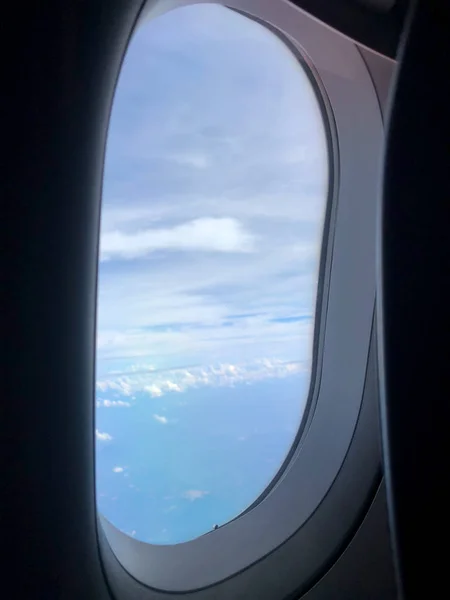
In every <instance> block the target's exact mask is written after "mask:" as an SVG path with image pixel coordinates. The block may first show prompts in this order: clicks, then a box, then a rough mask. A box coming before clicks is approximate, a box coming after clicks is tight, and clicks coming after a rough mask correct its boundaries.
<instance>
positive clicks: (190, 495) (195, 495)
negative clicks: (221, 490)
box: [181, 490, 209, 502]
mask: <svg viewBox="0 0 450 600" xmlns="http://www.w3.org/2000/svg"><path fill="white" fill-rule="evenodd" d="M208 494H209V492H207V491H204V490H186V491H185V492H183V493H182V494H181V496H182V497H183V498H185V499H186V500H190V501H191V502H194V500H200V499H201V498H204V497H205V496H207V495H208Z"/></svg>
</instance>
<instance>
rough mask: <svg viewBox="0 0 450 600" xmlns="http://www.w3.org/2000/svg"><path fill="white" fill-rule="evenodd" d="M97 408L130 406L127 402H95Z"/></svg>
mask: <svg viewBox="0 0 450 600" xmlns="http://www.w3.org/2000/svg"><path fill="white" fill-rule="evenodd" d="M96 405H97V408H100V407H102V406H103V407H105V408H111V407H130V406H131V404H130V403H129V402H125V401H124V400H97V402H96Z"/></svg>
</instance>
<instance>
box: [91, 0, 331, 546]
mask: <svg viewBox="0 0 450 600" xmlns="http://www.w3.org/2000/svg"><path fill="white" fill-rule="evenodd" d="M327 185H328V165H327V156H326V144H325V134H324V129H323V123H322V117H321V114H320V110H319V107H318V104H317V101H316V99H315V96H314V93H313V90H312V88H311V85H310V83H309V80H308V78H307V76H306V74H305V73H304V72H303V70H302V68H301V67H300V66H299V64H298V62H297V61H296V60H295V58H294V57H293V56H292V55H291V54H290V52H289V50H288V49H287V48H286V47H285V46H284V45H283V43H282V42H281V41H280V40H279V39H278V38H276V37H275V36H274V35H273V34H272V33H270V32H269V31H268V30H266V29H265V28H263V27H262V26H261V25H259V24H256V23H254V22H253V21H251V20H249V19H247V18H245V17H243V16H241V15H239V14H237V13H234V12H232V11H230V10H228V9H225V8H223V7H219V6H212V5H195V6H191V7H186V8H182V9H177V10H175V11H172V12H169V13H166V14H165V15H162V16H160V17H158V18H156V19H154V20H148V21H147V22H145V23H144V24H143V25H142V26H141V28H140V29H139V30H138V31H137V32H136V34H135V36H134V38H133V40H132V42H131V45H130V48H129V50H128V53H127V56H126V59H125V62H124V65H123V69H122V73H121V76H120V79H119V83H118V87H117V91H116V97H115V101H114V106H113V112H112V116H111V124H110V132H109V137H108V144H107V152H106V164H105V178H104V197H103V208H102V229H101V255H100V275H99V298H98V335H97V417H96V418H97V431H96V434H97V493H98V503H99V507H100V510H102V512H103V513H104V514H105V516H106V517H107V518H110V519H111V520H112V522H113V523H115V524H116V525H117V526H118V527H120V528H121V529H123V530H124V531H127V532H128V533H129V534H130V535H134V536H136V537H137V538H139V539H143V540H145V541H150V542H153V543H175V542H181V541H185V540H186V539H189V538H191V537H195V536H196V535H200V534H202V533H204V532H205V531H208V530H209V529H210V528H211V527H212V526H213V524H215V523H219V524H223V523H225V522H226V521H227V520H229V519H230V518H232V517H233V516H236V514H238V513H239V512H240V511H241V510H243V509H245V508H246V506H247V505H248V504H249V503H251V502H252V501H253V500H254V498H255V497H256V496H258V495H259V493H260V492H261V491H262V490H263V489H264V487H265V485H267V483H268V482H269V481H270V479H271V478H272V477H273V475H274V474H275V473H276V470H277V468H278V467H279V465H280V464H281V462H282V460H283V458H284V456H285V455H286V453H287V451H288V450H289V447H290V445H291V443H292V440H293V438H294V436H295V432H296V429H297V427H298V424H299V422H300V419H301V416H302V412H303V406H304V401H305V397H306V394H307V389H308V382H309V370H310V361H311V341H312V331H313V314H314V303H315V295H316V286H317V275H318V262H319V252H320V245H321V234H322V226H323V216H324V211H325V201H326V196H327ZM208 456H209V457H210V459H209V458H208V459H207V458H206V457H208ZM211 461H213V462H211ZM245 469H247V471H246V470H245Z"/></svg>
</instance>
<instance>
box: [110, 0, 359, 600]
mask: <svg viewBox="0 0 450 600" xmlns="http://www.w3.org/2000/svg"><path fill="white" fill-rule="evenodd" d="M191 3H192V2H188V1H185V0H182V1H181V2H180V1H179V2H173V3H172V4H176V5H178V6H179V5H187V4H191ZM156 4H157V5H161V4H162V3H161V2H158V3H156ZM228 4H229V5H230V4H233V5H237V6H238V7H239V8H238V10H239V11H240V10H242V11H243V13H244V14H245V16H250V18H256V20H259V21H261V20H262V22H263V24H264V25H265V26H267V27H268V28H269V29H272V30H273V28H275V29H277V31H282V29H283V28H282V27H279V24H278V23H276V24H274V22H276V21H277V19H273V22H272V20H270V18H264V19H262V18H261V17H259V16H258V15H256V16H255V17H253V15H250V14H248V13H247V12H245V7H244V8H241V7H242V6H243V5H246V4H251V5H252V6H254V5H255V2H252V1H250V2H246V0H241V1H238V0H236V1H235V2H229V3H228ZM274 4H276V3H274ZM153 6H155V3H153ZM172 8H174V6H172ZM232 8H235V7H234V6H233V7H232ZM266 8H267V7H266ZM268 10H269V11H270V10H271V8H269V9H268ZM291 10H295V9H294V8H293V7H291ZM164 12H166V10H164ZM284 14H286V13H284ZM296 16H297V18H298V19H302V20H304V21H310V20H311V19H310V17H308V16H307V15H304V14H301V13H299V12H298V11H297V12H296ZM278 22H279V19H278ZM314 26H315V27H321V28H323V26H321V25H320V24H318V23H315V24H314ZM328 34H329V35H332V36H337V35H338V34H336V33H335V32H331V31H329V32H328ZM281 36H283V41H284V42H285V43H286V37H287V36H289V37H288V38H287V39H288V41H289V39H292V38H293V42H292V43H293V44H294V45H295V47H296V49H297V52H298V51H299V47H298V44H297V41H296V36H292V35H289V34H288V33H287V32H285V31H282V32H281ZM346 43H347V44H348V45H352V46H353V44H351V43H350V42H348V40H346ZM355 48H356V47H355ZM303 50H305V49H304V48H303ZM307 52H308V49H307V48H306V51H305V52H301V53H302V55H303V57H304V58H305V60H307V57H308V54H307ZM310 69H311V66H310V65H308V68H307V69H306V72H307V73H308V72H309V71H310ZM312 69H313V72H314V71H315V70H316V67H315V65H314V61H312ZM317 71H319V74H320V68H319V69H317ZM317 80H318V81H319V82H320V76H319V77H318V78H317ZM316 95H317V94H316ZM319 97H320V98H322V100H323V101H324V102H325V101H326V100H325V99H326V97H327V96H324V95H323V92H322V90H321V94H320V96H319ZM327 109H328V110H329V115H331V116H333V106H332V102H331V101H330V106H329V107H327ZM332 123H333V121H332V120H331V119H330V118H329V119H328V123H326V126H325V127H326V129H328V131H329V130H330V129H331V128H332V127H330V128H328V125H329V124H332ZM338 125H339V124H338ZM328 131H327V133H328ZM335 135H336V142H337V143H335V145H334V147H333V151H334V152H336V147H337V145H338V142H339V139H338V138H337V133H336V132H335ZM331 156H333V155H332V154H331V153H330V157H331ZM330 175H332V173H331V169H330ZM335 176H336V177H338V176H339V169H336V172H335ZM334 190H336V186H334ZM330 193H333V188H332V186H330ZM336 204H337V198H334V199H333V201H331V202H330V201H328V203H327V208H326V210H327V217H326V218H329V219H330V221H328V222H325V224H324V232H326V227H327V226H329V223H330V222H332V218H333V216H332V213H333V209H334V212H336ZM334 216H335V215H334ZM333 234H334V230H333V228H330V227H329V231H328V233H327V235H325V236H324V237H323V246H322V250H321V257H320V269H321V270H322V271H321V272H324V278H323V280H322V282H321V283H322V284H323V288H324V289H323V290H322V291H321V292H322V293H320V291H319V290H317V296H316V320H315V324H314V338H315V340H316V339H317V340H318V341H317V344H320V339H319V338H320V330H322V329H324V327H325V325H324V321H323V318H326V317H327V315H326V313H327V310H326V307H324V304H326V303H325V302H324V297H325V292H326V293H327V294H328V292H329V289H328V286H327V285H326V283H327V277H328V275H329V273H330V271H331V264H332V261H333V257H332V249H333V240H331V242H330V237H329V236H330V235H333ZM326 246H327V249H326ZM330 247H331V248H330ZM328 249H330V250H329V251H328ZM327 269H328V271H327ZM327 299H328V296H327ZM327 301H328V300H327ZM319 304H320V310H322V315H321V318H320V320H318V319H317V316H318V312H317V311H318V310H319ZM324 313H325V314H324ZM315 343H316V342H315ZM316 352H317V359H316V360H317V361H318V362H319V358H320V357H319V356H318V355H319V354H320V352H319V349H318V348H317V350H316ZM313 357H314V355H313ZM313 360H314V358H313ZM317 366H318V365H317V364H316V368H315V372H314V373H313V372H312V374H311V381H310V392H309V396H310V400H309V401H310V407H309V410H305V414H304V417H303V420H302V432H301V433H300V434H298V436H297V440H296V443H295V448H294V446H293V450H292V452H291V456H290V459H289V460H286V461H285V463H284V464H283V466H282V468H281V469H280V471H279V473H278V475H277V476H276V481H274V482H272V484H271V486H270V489H269V491H267V490H266V492H267V493H266V492H265V493H264V495H261V496H260V497H259V498H258V499H257V501H255V502H254V503H253V504H252V505H251V507H249V508H248V509H246V510H245V511H244V512H243V513H241V514H240V515H239V516H238V517H237V518H236V519H234V520H233V521H239V519H240V518H241V517H243V516H244V515H245V514H246V513H247V512H251V510H252V509H253V508H256V506H257V505H258V504H260V503H261V502H262V501H263V500H264V499H265V498H266V497H267V496H268V495H271V493H272V491H274V490H275V489H276V488H277V484H278V482H279V481H280V480H281V479H283V476H284V475H287V474H288V473H289V467H290V465H291V463H292V461H293V459H294V458H295V456H296V455H297V454H298V452H299V451H301V443H300V442H301V440H302V438H303V437H304V436H305V435H306V433H307V432H308V426H309V424H310V423H311V421H312V420H313V418H314V411H313V410H312V408H314V406H311V405H313V404H314V402H313V396H316V398H317V397H318V396H319V395H320V376H319V375H318V371H319V370H318V368H317ZM313 375H315V377H314V376H313ZM318 388H319V389H318ZM316 390H317V391H316ZM358 424H359V419H358ZM358 426H359V425H358ZM356 428H357V425H356V424H355V429H354V432H355V431H356ZM349 447H350V446H349ZM338 475H339V474H338ZM333 483H334V482H333ZM330 490H331V488H330ZM328 493H329V492H327V494H326V496H327V495H328ZM315 512H316V511H314V512H313V515H314V514H315ZM233 521H230V522H229V523H228V524H227V525H229V524H230V523H232V522H233ZM227 525H225V526H222V528H225V527H226V526H227ZM99 528H100V529H103V531H102V532H101V538H102V539H103V538H104V535H105V530H106V529H109V527H108V526H107V525H105V526H102V525H101V524H99ZM222 528H219V530H220V529H222ZM99 533H100V532H99ZM110 533H111V532H110ZM217 533H218V531H214V532H211V534H213V535H217ZM208 535H210V534H209V533H208V534H205V536H208ZM106 537H107V538H110V535H109V534H106ZM201 537H203V536H201ZM130 539H131V538H130ZM197 539H200V538H197ZM194 541H195V540H194ZM105 542H106V543H107V544H108V547H109V546H110V541H108V540H106V538H105V539H104V540H103V542H102V544H101V545H102V547H103V551H104V549H105V545H104V544H105ZM132 542H134V544H138V543H139V542H136V540H132ZM190 543H191V542H187V543H186V544H190ZM113 545H114V544H113ZM169 548H170V547H169ZM278 548H279V547H276V548H275V549H274V550H273V552H276V551H277V550H278ZM112 552H113V554H114V550H112ZM133 554H134V552H133ZM266 556H267V555H266ZM266 556H264V557H262V559H259V560H263V559H264V558H265V557H266ZM118 560H119V562H120V559H118ZM253 565H254V563H251V566H253ZM203 568H205V569H207V567H206V565H203V564H202V569H203ZM248 568H249V566H248V565H247V567H245V569H246V570H248ZM235 575H236V573H233V574H231V575H230V578H233V577H234V576H235ZM132 577H135V575H132ZM221 581H223V580H221ZM210 585H212V586H215V585H216V582H214V583H212V584H210ZM199 587H200V586H199ZM205 587H206V586H203V588H202V589H205ZM145 589H148V590H149V591H150V588H145ZM188 589H191V590H193V589H194V588H192V587H189V588H186V587H184V588H179V589H178V591H179V592H182V593H183V592H186V591H187V590H188ZM195 589H196V590H198V588H195ZM154 591H155V590H153V592H154ZM174 591H175V593H176V591H177V590H174ZM153 592H152V593H153ZM168 592H169V590H168V589H164V591H163V592H161V593H163V594H164V595H167V593H168ZM169 593H170V592H169ZM150 597H154V596H150Z"/></svg>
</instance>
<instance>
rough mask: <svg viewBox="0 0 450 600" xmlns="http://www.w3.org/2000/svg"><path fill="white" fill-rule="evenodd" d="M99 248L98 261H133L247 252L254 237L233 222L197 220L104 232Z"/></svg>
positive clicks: (250, 248)
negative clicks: (160, 255) (154, 255)
mask: <svg viewBox="0 0 450 600" xmlns="http://www.w3.org/2000/svg"><path fill="white" fill-rule="evenodd" d="M100 245H101V259H102V260H108V259H110V258H122V259H133V258H136V257H139V256H145V255H147V254H150V253H151V252H155V251H156V250H183V251H187V250H196V251H207V252H250V251H252V250H253V247H254V237H253V236H252V235H251V234H250V233H249V232H247V231H246V230H245V228H244V226H243V225H242V223H240V222H239V221H238V220H237V219H233V218H230V217H223V218H214V217H201V218H198V219H194V220H192V221H188V222H186V223H182V224H181V225H176V226H174V227H172V228H161V229H157V228H153V229H144V230H140V231H136V232H134V233H124V232H122V231H119V230H115V231H110V232H106V233H105V234H104V235H102V237H101V244H100Z"/></svg>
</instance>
